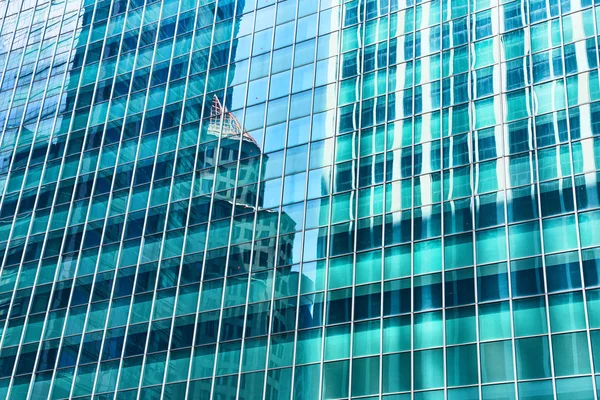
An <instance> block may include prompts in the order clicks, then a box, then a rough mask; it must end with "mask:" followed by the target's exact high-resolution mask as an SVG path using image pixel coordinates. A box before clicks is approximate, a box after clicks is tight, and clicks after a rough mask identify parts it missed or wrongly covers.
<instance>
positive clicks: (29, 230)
mask: <svg viewBox="0 0 600 400" xmlns="http://www.w3.org/2000/svg"><path fill="white" fill-rule="evenodd" d="M53 57H54V54H53ZM38 59H39V52H38V57H37V58H36V65H37V60H38ZM31 86H32V85H30V87H29V92H28V96H27V97H28V98H29V94H30V93H31ZM46 88H47V82H46ZM41 110H42V107H40V114H39V115H38V118H37V123H36V126H37V124H39V120H40V119H41V115H42V113H41ZM24 117H25V113H23V117H22V118H21V120H23V118H24ZM17 141H18V137H17V138H16V139H15V143H17ZM32 145H33V142H32ZM30 159H31V153H30V154H29V156H28V160H30ZM27 164H29V162H28V163H27ZM24 185H25V179H23V182H22V183H21V191H20V193H22V190H23V186H24ZM0 196H1V195H0ZM20 202H21V198H19V200H18V201H17V207H16V210H18V205H19V204H20ZM36 202H37V201H36ZM31 215H32V220H33V215H34V213H33V212H32V213H31ZM16 219H17V212H15V216H14V217H13V223H12V226H11V229H10V232H9V239H8V240H7V242H6V243H7V245H8V243H10V241H11V239H12V233H14V222H15V220H16ZM32 225H33V224H32V221H30V225H29V228H28V233H29V232H31V226H32ZM28 242H29V234H28V235H26V236H25V244H24V246H25V245H26V244H27V243H28ZM23 256H24V253H23V255H22V257H21V259H22V258H23ZM5 257H6V255H5ZM5 257H2V258H5ZM2 258H0V267H1V266H2ZM22 264H23V262H22V261H21V262H20V266H19V267H18V270H17V277H18V276H19V275H20V272H21V269H22ZM36 275H37V273H36ZM17 291H18V289H17V286H16V281H15V288H14V291H13V296H12V298H11V304H10V306H9V310H10V309H11V308H12V304H13V302H14V297H15V294H16V292H17ZM30 306H31V305H30ZM30 306H29V307H28V309H29V308H30ZM25 317H26V319H25V321H27V319H28V314H26V316H25ZM7 320H8V318H7ZM24 333H25V332H24V331H23V332H22V335H21V337H23V335H24ZM3 339H4V335H3V334H2V333H0V348H1V347H2V344H3V342H4V340H3ZM21 340H22V339H20V340H19V344H20V343H21ZM17 346H18V345H17ZM15 368H16V365H15Z"/></svg>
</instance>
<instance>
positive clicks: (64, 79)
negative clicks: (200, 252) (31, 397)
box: [9, 36, 75, 389]
mask: <svg viewBox="0 0 600 400" xmlns="http://www.w3.org/2000/svg"><path fill="white" fill-rule="evenodd" d="M74 38H75V36H73V40H74ZM72 50H73V49H71V50H70V51H72ZM55 55H56V53H54V55H53V57H54V56H55ZM66 76H67V74H66V71H65V77H64V78H63V86H64V82H65V81H66ZM57 114H58V110H57ZM55 125H56V117H55V121H54V124H53V127H54V126H55ZM70 133H71V132H70V130H69V132H68V133H67V135H68V136H70ZM46 159H47V155H46ZM44 170H45V167H44ZM61 171H62V166H61ZM40 188H41V186H40ZM39 190H40V189H38V193H39ZM55 199H56V193H55V197H54V200H53V203H54V202H55ZM36 204H37V200H36ZM49 226H50V223H48V227H47V228H46V234H47V233H48V231H49ZM11 229H12V228H11ZM45 243H46V242H44V245H43V248H42V254H43V250H44V249H45ZM61 247H62V244H61ZM59 257H60V256H59ZM40 262H41V259H40ZM37 276H39V269H38V271H37V272H36V280H37ZM56 276H58V268H57V271H56V273H55V278H56ZM55 285H56V279H54V281H53V283H52V290H51V293H53V291H54V287H55ZM16 291H17V290H15V291H14V292H13V296H12V299H11V304H12V302H13V301H14V297H15V294H16ZM30 307H31V304H30V305H29V306H28V310H29V309H30ZM49 307H50V303H49V304H48V309H47V311H46V315H47V314H48V311H49ZM26 317H28V315H27V316H26ZM47 321H48V320H47V319H45V321H44V325H43V328H42V333H41V334H40V343H39V344H40V345H41V343H43V341H44V340H43V334H44V332H45V327H46V323H47ZM65 323H66V321H65ZM60 340H61V341H62V338H61V339H60ZM57 361H58V360H57ZM17 365H18V364H17V363H16V362H15V365H14V367H13V371H16V368H17ZM35 365H37V359H36V362H35ZM34 371H35V367H34ZM13 378H14V372H13V375H12V376H11V382H12V380H13ZM11 387H12V383H11V385H10V386H9V389H10V388H11Z"/></svg>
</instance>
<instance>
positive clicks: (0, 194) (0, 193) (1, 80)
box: [0, 6, 33, 205]
mask: <svg viewBox="0 0 600 400" xmlns="http://www.w3.org/2000/svg"><path fill="white" fill-rule="evenodd" d="M7 11H8V6H7V7H6V10H5V14H4V15H5V16H6V12H7ZM21 11H22V10H21V7H19V11H18V12H17V13H16V14H15V15H17V18H16V25H15V30H14V32H13V33H12V41H11V46H10V49H9V51H8V52H7V53H6V63H5V64H4V66H3V67H2V74H1V75H0V87H1V86H2V84H3V83H4V78H5V77H6V70H7V69H8V63H9V61H10V55H11V54H12V50H14V49H13V47H12V45H13V44H14V43H15V42H14V40H15V37H16V35H17V30H18V29H17V25H18V23H19V19H20V17H21ZM32 19H33V16H32ZM4 22H6V20H5V19H3V23H2V28H4ZM0 33H2V32H0ZM30 33H31V24H30V25H29V27H28V28H27V38H29V34H30ZM26 42H27V41H26ZM26 47H27V43H25V44H24V45H23V54H22V55H21V56H20V57H19V60H20V62H19V65H18V67H17V68H16V69H17V70H18V73H17V75H15V84H14V87H13V88H12V91H11V92H12V94H11V96H10V100H9V104H8V107H7V108H6V119H5V120H4V122H2V125H1V126H2V130H1V131H0V145H1V144H2V143H3V141H4V135H5V133H6V126H7V125H8V117H9V116H10V110H11V107H12V104H13V100H14V97H15V93H16V89H17V83H18V81H19V74H20V73H21V68H22V66H23V58H24V57H25V48H26ZM15 146H16V142H15ZM10 165H12V162H11V163H10V164H9V171H10ZM7 181H8V179H7ZM4 190H5V189H2V190H1V191H0V205H1V204H2V203H3V201H2V200H3V199H4V197H3V194H4V193H3V192H4Z"/></svg>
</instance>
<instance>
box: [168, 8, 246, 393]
mask: <svg viewBox="0 0 600 400" xmlns="http://www.w3.org/2000/svg"><path fill="white" fill-rule="evenodd" d="M199 9H200V7H198V6H196V7H195V13H194V23H195V22H196V20H197V19H198V10H199ZM180 11H181V5H180V7H179V10H178V15H179V12H180ZM234 15H235V12H234ZM234 18H235V16H234ZM177 24H178V25H179V22H177ZM196 31H197V30H196V29H194V30H193V31H192V42H193V38H195V36H196ZM175 37H176V36H175ZM173 48H175V46H173ZM193 53H194V51H193V48H190V55H189V60H191V59H192V54H193ZM169 69H170V68H169ZM191 69H192V64H191V62H190V63H188V67H187V74H186V78H185V79H186V85H185V89H184V93H183V101H182V107H181V108H182V113H185V107H184V104H185V103H186V102H187V89H188V84H189V81H190V71H191ZM205 85H206V84H205ZM165 98H166V96H165ZM204 100H206V99H204ZM200 121H202V116H200ZM180 137H181V134H180V135H178V138H177V150H176V151H178V150H179V139H180ZM200 137H201V135H200V134H199V135H198V139H197V140H196V144H195V148H196V151H195V152H194V168H193V169H192V185H190V195H189V199H188V208H187V210H188V214H187V216H186V224H185V226H184V227H183V232H184V233H183V242H182V243H183V245H182V250H181V255H180V256H178V257H179V258H180V261H179V263H180V265H181V263H182V262H183V260H184V257H185V243H186V237H187V230H188V225H189V208H190V207H189V205H190V204H191V200H192V198H193V197H194V193H193V182H194V181H193V176H194V171H195V170H196V162H197V159H198V157H197V153H198V143H199V140H200ZM190 148H191V146H190ZM173 176H175V169H173ZM183 201H185V200H183ZM169 204H170V202H169ZM167 222H168V221H167V220H166V221H165V223H167ZM161 253H162V251H161ZM182 270H183V268H180V270H179V275H178V277H177V286H176V288H175V291H176V292H175V302H174V305H173V315H172V316H171V332H170V333H169V346H168V348H167V358H166V361H165V365H166V367H165V373H164V376H163V385H162V389H161V398H162V397H164V392H165V386H166V385H167V383H168V382H167V381H166V379H167V372H168V363H169V360H170V355H171V352H172V351H173V349H172V341H173V330H174V326H175V325H174V322H175V319H176V318H177V305H178V303H179V294H180V285H181V275H182ZM198 298H200V292H198ZM193 350H194V343H193V341H192V345H191V347H190V354H189V355H190V363H189V366H188V368H189V367H191V365H192V359H191V357H192V353H193ZM188 381H189V378H188V379H187V380H186V386H187V382H188Z"/></svg>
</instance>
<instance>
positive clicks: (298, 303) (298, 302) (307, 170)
mask: <svg viewBox="0 0 600 400" xmlns="http://www.w3.org/2000/svg"><path fill="white" fill-rule="evenodd" d="M297 4H298V6H297V10H296V13H297V15H298V14H299V12H300V2H298V3H297ZM309 15H310V14H309ZM316 15H317V22H316V26H315V31H316V35H315V50H314V53H313V80H312V85H311V89H310V91H311V97H312V98H311V102H310V105H311V107H310V114H309V115H310V117H311V120H310V122H309V126H310V127H311V130H309V131H308V134H309V137H308V142H307V148H306V167H305V170H304V171H305V173H306V177H305V181H304V199H303V200H302V203H303V210H304V214H303V216H302V230H301V231H299V232H296V234H300V235H302V237H301V238H300V250H301V253H300V263H299V264H298V276H299V279H298V287H297V295H296V318H295V322H294V339H295V340H294V349H293V354H292V375H291V378H290V382H291V396H292V397H293V395H294V379H295V376H296V352H297V348H298V329H299V327H298V320H299V316H300V307H301V305H302V304H301V299H302V292H301V283H302V272H303V269H304V238H305V233H306V203H307V196H308V180H309V176H310V155H311V151H310V149H311V144H312V141H311V139H312V116H313V114H314V94H315V82H316V69H317V47H318V46H317V45H316V37H318V29H319V22H320V20H321V1H320V0H317V12H316ZM297 20H298V19H297V18H296V21H297ZM297 27H298V24H297V23H296V24H294V38H295V37H296V31H297ZM295 48H296V42H295V40H294V48H293V49H292V51H293V54H294V57H292V67H293V68H294V69H295V65H294V61H295V60H294V58H295V53H296V51H295ZM291 77H292V79H290V89H291V88H292V87H293V84H294V82H293V73H292V74H291ZM290 93H292V90H290ZM289 107H290V108H291V100H290V105H289ZM287 122H288V123H289V114H288V120H287ZM288 126H289V124H288ZM288 132H289V130H288ZM286 141H287V140H286ZM287 150H288V148H287V145H286V159H287ZM285 167H286V166H285V165H284V166H283V170H284V176H285ZM282 203H283V198H282ZM281 214H283V206H282V208H281ZM273 287H275V285H273ZM323 331H324V329H321V332H322V334H324V332H323ZM321 351H323V349H321ZM319 374H320V372H319ZM319 393H320V390H319Z"/></svg>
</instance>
